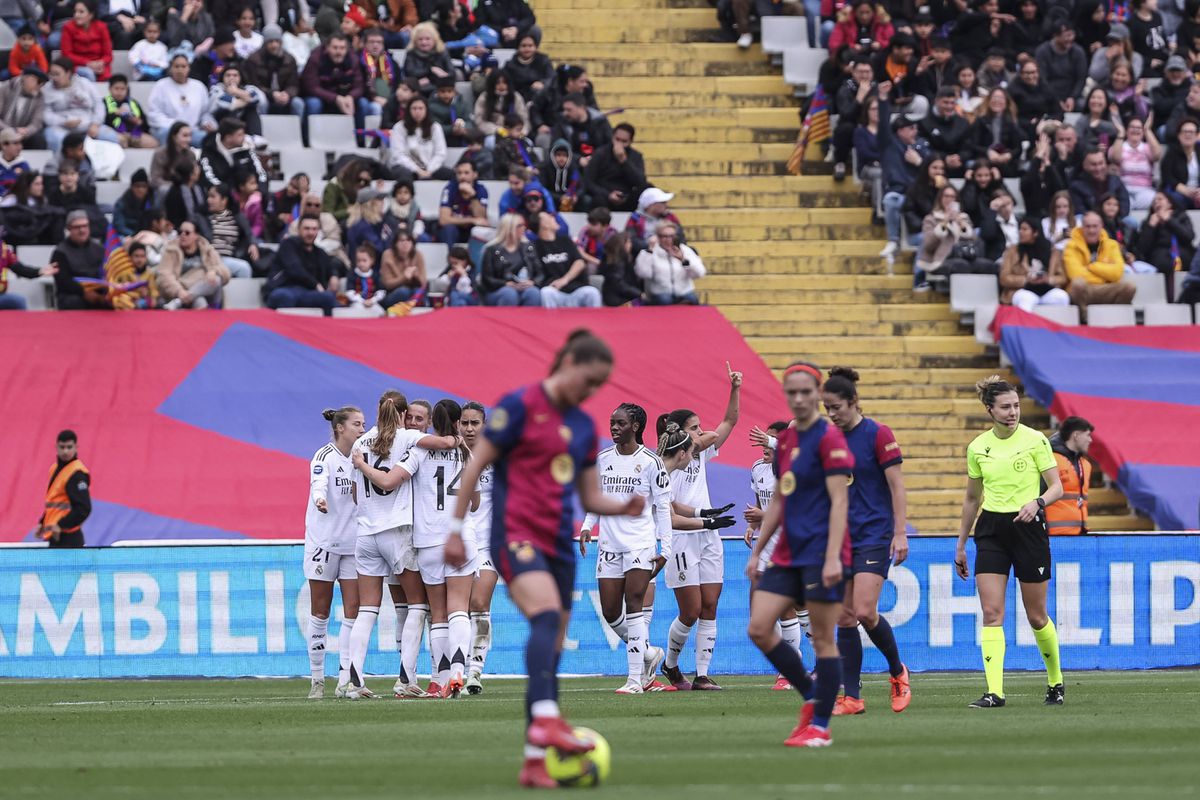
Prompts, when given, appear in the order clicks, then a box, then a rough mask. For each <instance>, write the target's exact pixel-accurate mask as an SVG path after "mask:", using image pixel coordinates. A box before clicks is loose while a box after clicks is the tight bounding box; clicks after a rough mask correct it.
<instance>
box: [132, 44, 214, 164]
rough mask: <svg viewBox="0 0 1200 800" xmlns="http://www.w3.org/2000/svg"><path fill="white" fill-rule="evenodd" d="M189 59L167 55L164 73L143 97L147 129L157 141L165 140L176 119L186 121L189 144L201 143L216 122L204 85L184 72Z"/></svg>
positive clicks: (176, 55) (179, 55)
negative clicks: (189, 132)
mask: <svg viewBox="0 0 1200 800" xmlns="http://www.w3.org/2000/svg"><path fill="white" fill-rule="evenodd" d="M190 68H191V63H190V62H189V61H188V57H187V56H186V55H184V54H183V53H175V54H174V55H173V56H171V65H170V66H169V67H168V68H167V77H165V78H163V79H162V80H160V81H158V82H156V83H155V84H154V88H153V89H151V90H150V99H149V100H147V101H146V115H147V116H148V117H149V118H150V130H151V132H153V134H154V138H155V139H158V140H159V141H160V142H164V143H165V142H166V141H167V134H168V132H169V131H170V130H171V126H172V125H174V124H175V123H176V122H183V123H185V124H187V126H188V128H189V129H190V130H191V132H192V146H193V147H200V146H201V145H202V144H204V140H205V138H206V137H207V136H208V134H209V133H211V132H213V131H215V130H216V129H217V122H216V120H214V119H213V117H212V114H210V113H208V88H207V87H206V86H205V85H204V84H203V83H201V82H200V81H198V80H196V79H195V78H191V77H189V76H188V70H189V69H190Z"/></svg>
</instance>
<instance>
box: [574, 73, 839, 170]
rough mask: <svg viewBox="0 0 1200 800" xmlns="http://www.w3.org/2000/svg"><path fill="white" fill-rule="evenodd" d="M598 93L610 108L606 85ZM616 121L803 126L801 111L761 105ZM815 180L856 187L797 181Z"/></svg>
mask: <svg viewBox="0 0 1200 800" xmlns="http://www.w3.org/2000/svg"><path fill="white" fill-rule="evenodd" d="M612 89H613V91H617V87H616V86H613V87H612ZM596 93H597V95H598V101H599V102H600V106H601V108H610V107H611V105H610V104H609V103H608V102H607V100H606V99H605V95H606V89H605V84H600V85H598V86H597V87H596ZM615 119H617V120H621V121H626V122H630V123H632V124H633V125H634V126H635V127H641V126H643V125H679V126H694V127H707V128H718V129H722V130H723V129H726V128H729V127H730V126H731V125H736V126H738V127H744V128H791V129H792V130H793V131H795V130H797V129H798V128H799V127H800V121H801V120H800V114H799V109H798V108H797V107H794V106H793V107H787V108H783V107H780V108H770V107H762V106H759V107H755V108H738V109H736V110H735V111H729V110H726V109H721V110H717V109H715V108H713V107H711V106H706V105H701V106H698V107H697V106H688V105H683V106H681V107H672V108H666V107H663V108H653V107H651V108H641V107H639V108H631V109H628V110H626V111H624V112H623V113H621V114H618V115H616V117H615ZM815 178H821V179H823V181H824V183H826V184H828V186H829V188H831V189H832V188H834V187H845V188H846V189H852V188H854V186H853V184H847V183H841V184H835V183H834V182H833V179H832V178H831V177H829V176H826V175H804V176H797V177H796V178H795V180H797V181H802V180H805V179H815Z"/></svg>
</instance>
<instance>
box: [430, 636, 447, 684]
mask: <svg viewBox="0 0 1200 800" xmlns="http://www.w3.org/2000/svg"><path fill="white" fill-rule="evenodd" d="M449 641H450V623H449V622H434V623H433V624H431V625H430V626H429V652H430V654H431V655H432V656H433V674H432V675H431V679H432V680H433V681H435V682H436V683H437V684H438V685H439V686H445V685H446V681H448V680H450V657H449V656H448V655H447V654H446V646H447V645H448V644H449Z"/></svg>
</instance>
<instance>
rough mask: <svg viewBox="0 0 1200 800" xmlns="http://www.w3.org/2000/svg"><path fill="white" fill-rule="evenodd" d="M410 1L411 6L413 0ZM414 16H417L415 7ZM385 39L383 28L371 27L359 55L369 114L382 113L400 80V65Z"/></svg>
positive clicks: (364, 36)
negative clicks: (387, 47) (387, 48)
mask: <svg viewBox="0 0 1200 800" xmlns="http://www.w3.org/2000/svg"><path fill="white" fill-rule="evenodd" d="M408 3H409V7H410V8H411V0H408ZM383 7H384V8H387V4H386V3H384V4H383ZM413 16H414V17H415V16H416V10H415V9H413ZM415 22H416V21H415V20H414V24H415ZM383 39H384V34H383V30H382V29H380V28H371V29H369V30H368V31H367V32H366V33H364V34H363V42H364V45H363V50H362V52H361V53H360V54H359V55H358V60H359V61H360V62H361V63H362V71H363V98H364V99H365V100H366V109H365V113H367V114H382V113H383V107H384V106H385V105H387V101H388V98H389V97H391V96H392V95H393V94H394V93H395V91H396V84H397V83H399V82H400V65H399V64H397V63H396V61H395V59H393V58H392V55H391V53H389V52H388V51H387V50H386V49H385V48H384V43H383Z"/></svg>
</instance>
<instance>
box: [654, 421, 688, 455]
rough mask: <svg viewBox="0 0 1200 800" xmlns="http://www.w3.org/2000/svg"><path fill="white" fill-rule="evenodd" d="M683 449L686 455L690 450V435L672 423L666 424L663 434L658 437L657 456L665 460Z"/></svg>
mask: <svg viewBox="0 0 1200 800" xmlns="http://www.w3.org/2000/svg"><path fill="white" fill-rule="evenodd" d="M680 448H683V452H684V453H686V452H688V451H689V450H691V448H692V435H691V434H690V433H688V432H687V431H685V430H684V429H683V428H681V427H679V426H678V425H677V424H675V423H674V422H668V423H666V426H665V427H664V428H663V432H662V433H661V434H659V436H658V455H659V456H660V457H661V458H666V457H667V456H668V455H671V454H673V453H675V452H676V451H678V450H679V449H680Z"/></svg>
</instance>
